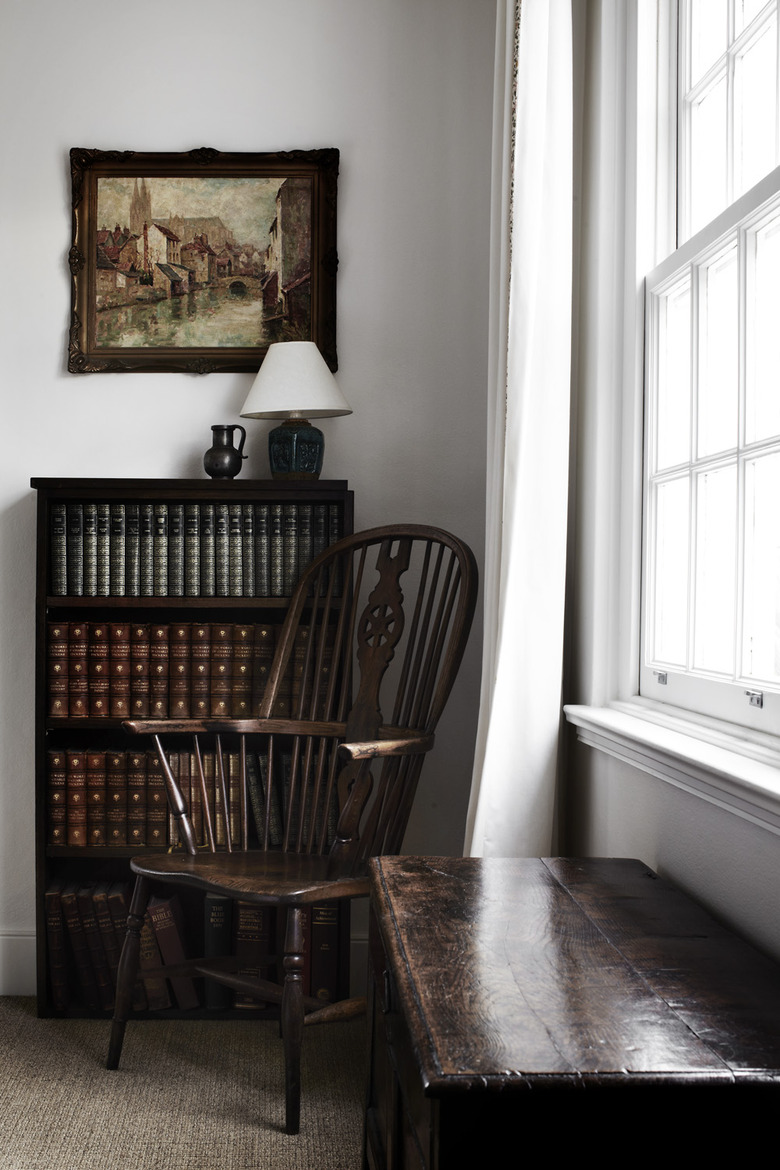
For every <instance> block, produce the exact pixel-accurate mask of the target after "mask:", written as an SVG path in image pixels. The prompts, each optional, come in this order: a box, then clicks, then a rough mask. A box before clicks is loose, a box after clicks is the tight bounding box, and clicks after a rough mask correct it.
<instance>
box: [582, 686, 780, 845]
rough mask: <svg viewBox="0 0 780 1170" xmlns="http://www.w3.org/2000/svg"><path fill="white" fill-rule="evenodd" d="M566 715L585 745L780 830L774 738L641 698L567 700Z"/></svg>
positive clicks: (779, 753)
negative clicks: (588, 702) (588, 703)
mask: <svg viewBox="0 0 780 1170" xmlns="http://www.w3.org/2000/svg"><path fill="white" fill-rule="evenodd" d="M564 713H565V715H566V718H567V720H568V721H569V723H572V724H574V726H575V727H576V729H577V738H578V739H579V740H580V741H581V742H582V743H585V744H588V745H589V746H590V747H593V748H595V749H596V750H597V751H602V752H606V753H607V754H608V755H611V756H614V757H616V758H617V759H619V760H623V761H624V762H625V763H628V764H631V765H632V766H634V767H636V768H641V769H642V771H644V772H649V773H650V775H652V776H656V777H658V778H659V779H660V780H664V781H665V782H666V783H668V784H673V785H674V786H675V787H677V788H681V789H683V790H684V791H686V792H689V793H692V794H693V795H694V796H698V797H699V798H700V799H702V800H706V801H709V802H710V803H711V804H715V805H717V806H718V807H720V808H723V809H726V810H727V811H728V812H731V813H734V814H735V815H736V816H740V817H743V818H744V819H745V820H748V821H752V822H753V823H754V824H757V825H761V826H762V827H763V828H766V829H769V830H770V831H771V832H773V833H777V834H778V835H780V746H779V745H777V743H776V741H773V739H772V737H770V736H763V737H752V738H749V739H748V738H743V737H742V736H741V735H738V734H734V732H733V731H732V730H731V729H730V728H729V727H728V726H726V725H721V726H719V727H718V726H715V725H714V724H710V723H700V722H693V721H691V720H689V719H686V718H685V717H684V715H683V713H680V714H677V713H675V712H669V711H667V710H664V709H663V708H662V706H661V704H651V703H647V702H645V701H643V700H641V699H635V700H632V701H630V702H622V703H612V704H610V705H609V706H608V707H585V706H577V705H574V704H570V705H567V706H566V707H564Z"/></svg>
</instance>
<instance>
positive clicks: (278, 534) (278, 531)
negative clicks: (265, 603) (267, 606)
mask: <svg viewBox="0 0 780 1170" xmlns="http://www.w3.org/2000/svg"><path fill="white" fill-rule="evenodd" d="M268 520H269V525H270V531H269V538H268V546H269V552H270V557H269V562H268V589H269V596H270V597H284V537H283V532H282V505H281V504H270V505H269V508H268Z"/></svg>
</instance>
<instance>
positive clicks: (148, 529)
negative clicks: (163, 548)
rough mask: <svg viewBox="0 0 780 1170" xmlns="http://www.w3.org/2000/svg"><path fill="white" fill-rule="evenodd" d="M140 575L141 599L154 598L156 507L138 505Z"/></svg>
mask: <svg viewBox="0 0 780 1170" xmlns="http://www.w3.org/2000/svg"><path fill="white" fill-rule="evenodd" d="M138 530H139V535H138V562H139V564H138V573H139V578H140V586H141V597H154V505H153V504H144V503H141V504H139V505H138Z"/></svg>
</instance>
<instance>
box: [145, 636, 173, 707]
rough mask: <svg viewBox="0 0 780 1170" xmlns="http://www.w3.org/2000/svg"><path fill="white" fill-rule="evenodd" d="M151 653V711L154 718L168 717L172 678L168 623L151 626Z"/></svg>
mask: <svg viewBox="0 0 780 1170" xmlns="http://www.w3.org/2000/svg"><path fill="white" fill-rule="evenodd" d="M149 655H150V658H149V705H150V708H151V712H150V713H151V716H152V718H153V719H167V718H168V683H169V678H170V663H169V658H168V627H167V625H152V626H150V627H149Z"/></svg>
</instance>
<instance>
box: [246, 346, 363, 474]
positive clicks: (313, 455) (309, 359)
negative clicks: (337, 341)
mask: <svg viewBox="0 0 780 1170" xmlns="http://www.w3.org/2000/svg"><path fill="white" fill-rule="evenodd" d="M339 414H352V408H351V407H350V406H349V404H348V403H347V401H346V399H345V398H344V395H343V394H342V393H341V391H340V390H339V388H338V385H337V383H336V379H335V378H334V377H333V374H332V373H331V372H330V370H329V369H328V366H327V365H326V363H325V359H324V358H323V356H322V354H321V353H320V351H319V349H318V348H317V346H316V345H315V343H314V342H313V341H277V342H274V344H273V345H270V346H269V347H268V352H267V353H266V355H265V358H264V359H263V364H262V365H261V366H260V369H259V370H258V371H257V377H256V378H255V380H254V382H253V383H252V385H251V388H250V390H249V394H248V395H247V399H246V402H245V403H244V405H243V407H242V409H241V418H280V419H284V422H283V423H282V425H281V426H279V427H275V428H274V430H272V431H271V433H270V435H269V436H268V457H269V460H270V463H271V475H272V476H273V477H274V479H317V478H318V477H319V474H320V471H321V469H322V455H323V451H324V448H325V439H324V437H323V434H322V431H321V430H319V429H318V428H317V427H313V426H312V425H311V423H310V422H309V419H312V418H332V417H334V416H336V415H339Z"/></svg>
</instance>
